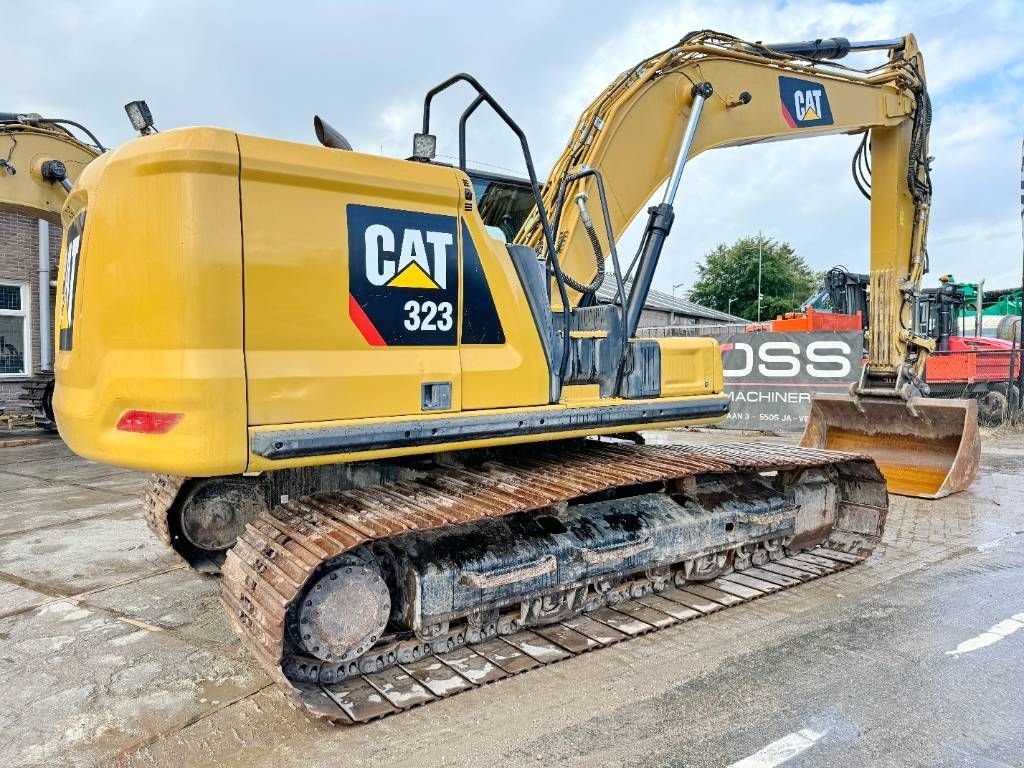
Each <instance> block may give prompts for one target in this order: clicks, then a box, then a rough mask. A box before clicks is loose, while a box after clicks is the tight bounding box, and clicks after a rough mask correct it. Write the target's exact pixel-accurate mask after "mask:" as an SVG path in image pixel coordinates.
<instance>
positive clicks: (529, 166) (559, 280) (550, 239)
mask: <svg viewBox="0 0 1024 768" xmlns="http://www.w3.org/2000/svg"><path fill="white" fill-rule="evenodd" d="M459 82H463V83H468V84H469V85H470V86H472V88H473V89H474V90H476V92H477V94H478V95H477V98H476V99H475V100H474V103H473V105H471V107H470V108H469V109H467V110H466V112H463V116H462V119H461V120H460V121H459V123H460V127H461V128H463V129H464V128H465V121H466V120H467V119H468V117H469V115H471V114H472V113H473V112H474V111H475V110H476V108H477V107H478V106H480V105H479V104H477V103H476V102H478V101H486V102H487V104H488V105H490V107H491V109H493V110H494V111H495V113H496V114H497V115H498V117H500V118H501V119H502V122H504V123H505V125H507V126H508V127H509V129H510V130H511V131H512V132H513V133H514V134H515V135H516V136H517V137H518V138H519V145H520V147H522V150H523V159H524V160H525V161H526V171H527V173H528V174H529V175H530V188H531V189H532V191H533V198H534V201H535V202H536V204H537V216H538V217H539V218H540V225H541V229H542V230H543V232H544V245H545V247H546V248H547V252H548V254H549V259H550V260H551V266H552V268H553V269H554V272H555V283H556V284H557V285H558V296H559V298H560V299H561V301H562V317H563V320H564V323H565V330H564V331H563V333H564V341H563V344H562V361H561V365H560V366H559V370H558V381H559V387H561V385H562V383H564V382H565V375H566V371H567V369H568V367H569V325H570V322H571V313H570V307H569V294H568V292H567V291H566V289H565V275H564V274H563V273H562V265H561V264H560V263H559V261H558V254H557V253H556V252H555V240H554V236H553V235H552V230H551V224H550V222H549V221H548V215H547V212H546V211H545V210H544V199H543V198H542V197H541V193H540V184H539V183H538V182H537V172H536V170H534V167H533V156H532V155H531V154H530V144H529V142H527V140H526V134H525V133H523V129H522V128H520V127H519V125H518V124H517V123H516V121H515V120H513V119H512V117H511V116H510V115H509V114H508V112H506V111H505V110H504V109H503V108H502V106H501V105H500V104H499V103H498V102H497V101H495V99H494V97H493V96H491V94H490V93H489V92H488V91H487V89H486V88H484V87H483V86H482V85H480V83H479V82H477V80H476V78H475V77H473V76H472V75H467V74H466V73H465V72H460V73H459V74H457V75H452V76H451V77H449V78H448V79H447V80H445V81H444V82H443V83H440V84H438V85H435V86H434V87H433V88H431V89H430V90H429V91H427V95H426V96H425V97H424V99H423V133H424V134H429V133H430V103H431V101H433V99H434V97H435V96H437V95H438V94H439V93H441V92H442V91H445V90H447V89H448V88H450V87H451V86H453V85H455V83H459ZM459 155H460V158H461V157H462V156H464V155H465V131H464V130H463V131H462V135H460V141H459Z"/></svg>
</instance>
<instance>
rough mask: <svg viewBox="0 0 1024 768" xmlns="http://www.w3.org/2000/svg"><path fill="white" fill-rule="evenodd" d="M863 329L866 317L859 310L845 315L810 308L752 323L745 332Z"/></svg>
mask: <svg viewBox="0 0 1024 768" xmlns="http://www.w3.org/2000/svg"><path fill="white" fill-rule="evenodd" d="M863 329H864V317H863V315H862V314H861V312H860V311H859V310H858V311H857V313H856V314H853V315H844V314H840V313H838V312H816V311H815V309H814V307H810V306H809V307H807V309H806V310H805V311H803V312H787V313H786V314H784V315H779V316H778V317H776V318H775V319H774V320H768V321H765V322H763V323H751V324H750V325H748V326H747V327H746V328H744V329H743V331H744V333H752V332H753V331H774V332H776V333H786V332H792V331H860V330H863Z"/></svg>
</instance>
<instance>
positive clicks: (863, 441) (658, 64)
mask: <svg viewBox="0 0 1024 768" xmlns="http://www.w3.org/2000/svg"><path fill="white" fill-rule="evenodd" d="M851 50H887V51H888V59H887V61H886V62H885V63H884V64H882V65H880V66H876V67H872V68H870V69H864V70H857V69H853V68H851V67H847V66H843V65H840V64H838V63H836V62H835V61H827V62H823V61H822V60H823V59H836V58H841V57H843V56H845V55H846V53H848V52H850V51H851ZM930 124H931V106H930V102H929V99H928V93H927V88H926V83H925V75H924V63H923V58H922V56H921V53H920V51H919V50H918V47H917V43H916V41H915V39H914V37H913V36H910V35H908V36H906V37H903V38H898V39H894V40H887V41H873V42H869V43H852V44H851V43H849V42H848V41H846V40H844V39H842V38H833V39H832V40H828V41H821V40H818V41H813V42H807V43H793V44H783V45H762V44H754V43H748V42H744V41H742V40H739V39H738V38H734V37H731V36H728V35H723V34H720V33H715V32H709V31H703V32H696V33H692V34H690V35H687V36H686V37H685V38H683V39H682V40H681V41H680V42H679V44H677V45H676V46H673V47H672V48H670V49H668V50H666V51H663V52H661V53H659V54H657V55H655V56H652V57H650V58H648V59H645V60H644V61H642V62H640V63H639V64H638V65H637V66H635V67H633V68H631V69H629V70H627V71H626V72H624V73H622V74H621V75H620V76H619V77H618V78H616V80H615V81H614V82H613V83H612V84H611V85H609V86H608V88H606V89H605V91H604V92H603V93H601V94H600V95H599V96H598V97H597V98H596V99H595V100H594V101H593V103H592V104H591V105H590V106H589V107H588V108H587V109H586V111H585V112H584V113H583V115H582V116H581V118H580V120H579V123H578V124H577V128H576V130H575V131H574V133H573V137H572V139H571V140H570V142H569V144H568V145H567V146H566V148H565V150H564V151H563V153H562V155H561V157H560V158H559V160H558V162H557V163H556V164H555V166H554V169H553V170H552V172H551V174H550V176H549V177H548V180H547V183H546V184H545V185H544V187H543V200H544V205H545V208H546V209H547V210H549V211H554V214H553V216H552V218H553V219H554V220H555V222H556V223H557V227H556V229H557V231H554V232H553V233H552V235H553V241H554V243H555V251H556V253H555V254H554V258H555V260H556V261H557V262H558V265H559V266H560V269H554V270H552V271H553V273H554V274H555V276H556V278H557V276H558V274H559V272H561V273H562V274H563V275H564V282H565V287H566V289H567V290H566V294H567V295H568V297H569V300H570V303H571V304H572V305H573V306H575V305H577V304H586V303H588V302H589V301H591V300H592V294H593V293H594V292H595V291H596V289H597V286H598V285H599V284H600V282H601V281H602V280H603V279H605V275H604V272H605V266H604V265H605V258H606V257H607V256H608V254H612V255H613V256H615V251H614V248H613V243H614V242H615V237H616V233H620V232H621V231H622V230H623V229H624V228H625V227H627V226H628V225H629V223H630V222H631V221H632V220H633V219H634V218H635V217H636V216H637V215H638V214H639V213H640V211H641V210H642V209H643V207H644V206H645V205H646V204H647V202H648V201H649V200H650V199H651V197H652V196H653V195H654V194H655V193H656V192H657V190H658V189H659V188H660V187H661V186H662V185H665V193H664V197H663V199H662V202H661V203H660V204H659V205H656V206H654V207H652V208H650V209H649V215H650V218H649V221H648V226H647V229H646V231H645V234H644V236H643V238H642V241H641V245H640V249H639V251H638V253H637V254H636V256H635V257H634V259H633V261H632V264H631V265H630V267H629V269H627V270H625V272H626V275H627V277H629V276H632V278H633V279H632V284H631V288H630V291H629V296H628V298H627V299H626V301H625V307H624V318H623V320H624V327H625V329H626V333H627V334H628V336H632V335H633V334H635V332H636V327H637V322H638V320H639V316H640V311H641V309H642V307H643V305H644V303H645V300H646V298H647V294H648V293H649V291H650V287H651V282H652V280H653V276H654V270H655V268H656V266H657V263H658V259H659V257H660V253H661V249H662V246H663V244H664V242H665V239H666V238H667V237H668V234H669V231H670V230H671V228H672V220H673V218H674V211H673V206H674V202H675V197H676V194H677V193H678V190H679V189H680V180H681V176H682V171H683V169H684V167H685V164H686V162H687V160H689V159H690V158H692V157H695V156H696V155H698V154H700V153H701V152H704V151H706V150H709V149H715V148H718V147H729V146H738V145H744V144H754V143H760V142H767V141H778V140H788V139H797V138H804V137H808V136H820V135H828V134H837V133H847V134H851V133H852V134H863V136H864V138H863V140H862V142H861V145H860V147H859V148H858V150H857V154H856V155H855V158H854V171H855V178H856V179H857V181H858V186H859V187H860V188H861V191H862V192H864V193H865V195H866V196H867V197H869V199H870V206H871V216H870V221H871V238H870V280H871V297H872V300H871V305H870V315H869V324H868V361H867V364H866V365H865V367H864V369H863V375H862V378H861V381H860V382H859V384H858V385H857V386H856V388H855V393H854V396H853V399H851V398H846V397H833V398H829V399H828V401H827V402H825V401H824V400H823V401H821V402H815V405H814V408H813V410H812V416H811V419H810V422H809V424H808V430H807V433H806V434H805V438H804V440H805V444H808V445H816V446H828V447H832V448H842V449H847V450H857V451H861V452H867V453H869V454H872V455H873V456H874V457H875V458H876V459H877V460H878V461H879V463H880V464H881V465H882V467H883V471H886V470H888V473H887V477H888V479H889V481H890V488H891V489H892V490H894V491H895V492H906V493H909V494H911V495H925V496H934V495H945V494H946V493H949V492H952V491H955V490H959V489H961V488H963V487H966V485H967V484H969V483H970V480H971V479H972V478H973V476H974V472H975V470H976V466H977V458H978V453H979V448H978V446H979V442H978V439H977V428H976V425H975V423H974V421H973V411H972V406H971V404H970V403H969V402H967V401H963V402H960V401H945V402H943V403H936V402H930V401H926V400H922V399H921V398H920V397H919V396H920V395H922V394H927V385H926V384H925V383H924V381H923V376H924V366H925V359H926V356H927V353H928V351H930V350H931V349H933V348H934V341H933V340H931V339H929V338H927V337H924V336H920V335H918V334H916V333H914V331H913V310H914V303H915V301H916V299H917V296H918V295H919V289H920V283H921V279H922V277H923V275H924V273H925V272H926V271H927V250H926V238H927V230H928V214H929V209H930V202H931V181H930V178H929V169H928V162H929V159H928V131H929V127H930ZM868 156H870V160H868ZM590 170H596V171H599V174H600V179H599V178H598V175H597V174H594V173H590V175H583V174H585V173H587V172H588V171H590ZM868 177H870V178H868ZM601 180H603V185H602V186H603V190H602V189H599V188H598V184H599V181H601ZM747 181H748V180H746V179H735V180H732V179H723V180H722V186H725V187H728V186H729V185H731V184H737V185H738V184H742V183H746V182H747ZM723 191H724V190H721V189H719V190H716V194H721V193H722V192H723ZM602 193H603V194H602ZM701 193H702V194H706V192H704V191H703V190H702V192H701ZM570 200H571V201H573V203H575V204H570V203H569V201H570ZM598 200H603V201H604V203H603V204H602V207H604V205H605V204H606V210H604V211H602V213H603V214H605V215H603V216H597V215H594V216H592V215H591V214H590V211H589V210H588V209H587V208H588V204H590V205H593V202H592V201H598ZM595 222H597V224H595ZM602 224H603V225H604V229H605V231H604V232H599V231H598V229H597V228H598V227H599V226H601V225H602ZM543 229H544V227H543V222H542V220H541V217H539V216H538V214H537V211H536V210H535V211H534V213H533V214H532V215H531V216H530V217H529V218H528V219H527V221H526V222H525V223H524V224H523V227H522V228H521V229H520V231H519V233H518V235H517V237H516V241H517V242H519V243H522V244H526V245H529V246H531V247H533V248H535V249H537V250H538V252H539V253H541V254H542V255H544V256H546V258H547V259H548V260H549V262H550V261H551V260H552V257H551V255H550V254H548V253H547V249H545V247H544V236H543V235H544V232H543ZM602 241H603V242H602ZM615 261H616V262H617V256H615ZM634 267H635V272H634ZM615 273H616V275H617V274H618V273H619V265H618V264H617V263H616V264H615ZM620 288H621V283H620ZM552 296H553V297H554V302H553V303H554V304H555V308H556V309H557V308H558V296H559V292H555V291H552ZM886 424H890V425H898V429H899V431H898V432H897V433H896V434H895V435H889V434H888V433H887V432H886V429H885V425H886ZM897 438H898V439H897ZM928 445H931V446H933V450H928V449H927V446H928ZM922 454H923V455H925V456H927V457H930V458H931V459H933V460H932V461H931V462H930V465H929V466H928V467H927V471H925V469H923V465H922V463H921V461H920V460H919V459H917V458H915V456H920V455H922ZM924 476H927V478H928V479H927V480H924V479H922V478H923V477H924Z"/></svg>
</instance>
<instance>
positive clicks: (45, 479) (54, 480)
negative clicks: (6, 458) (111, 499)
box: [0, 465, 138, 497]
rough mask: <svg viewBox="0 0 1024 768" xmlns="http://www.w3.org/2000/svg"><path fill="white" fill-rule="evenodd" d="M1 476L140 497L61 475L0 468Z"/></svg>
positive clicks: (107, 476) (123, 471) (101, 477)
mask: <svg viewBox="0 0 1024 768" xmlns="http://www.w3.org/2000/svg"><path fill="white" fill-rule="evenodd" d="M0 467H2V465H0ZM125 473H126V470H118V471H116V472H112V473H110V474H109V475H100V476H99V477H97V478H96V480H103V479H105V478H110V477H114V475H119V474H125ZM0 474H4V475H11V476H12V477H20V478H24V479H25V480H37V481H39V482H40V483H44V484H46V485H49V486H51V487H56V486H61V485H70V486H73V487H75V488H83V489H85V490H87V491H101V492H102V493H109V494H113V495H117V496H128V497H138V494H136V493H129V492H127V491H111V490H109V489H107V488H101V487H97V486H94V485H89V484H88V482H84V481H81V480H72V479H70V478H67V477H61V476H59V475H58V476H57V477H56V478H49V477H40V476H39V475H30V474H27V473H25V472H13V471H11V470H9V469H4V468H0ZM127 474H131V473H130V472H127Z"/></svg>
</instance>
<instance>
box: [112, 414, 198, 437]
mask: <svg viewBox="0 0 1024 768" xmlns="http://www.w3.org/2000/svg"><path fill="white" fill-rule="evenodd" d="M184 415H185V414H183V413H166V412H162V411H138V410H134V409H133V410H130V411H125V412H124V413H123V414H122V415H121V418H120V419H118V420H117V428H118V430H120V431H121V432H141V433H143V434H147V435H164V434H166V433H168V432H170V431H171V430H172V429H173V428H174V427H175V426H176V425H177V424H178V422H179V421H181V419H182V417H183V416H184Z"/></svg>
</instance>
